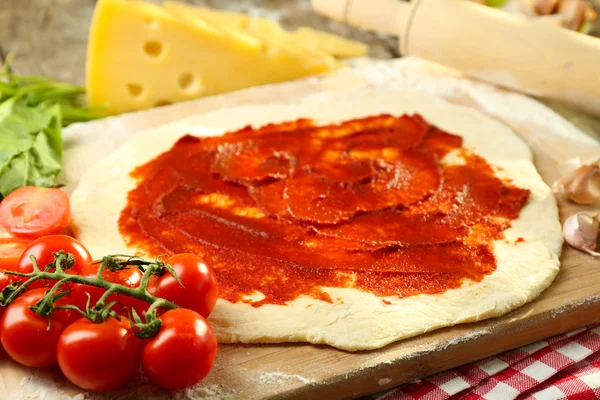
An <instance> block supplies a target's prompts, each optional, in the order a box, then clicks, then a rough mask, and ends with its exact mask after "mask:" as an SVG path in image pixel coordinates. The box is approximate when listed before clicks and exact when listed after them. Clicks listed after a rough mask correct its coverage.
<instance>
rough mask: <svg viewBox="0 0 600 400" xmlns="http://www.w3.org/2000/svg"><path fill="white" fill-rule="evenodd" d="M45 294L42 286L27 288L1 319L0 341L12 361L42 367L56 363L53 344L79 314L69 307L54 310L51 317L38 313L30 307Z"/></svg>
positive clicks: (7, 308) (58, 302)
mask: <svg viewBox="0 0 600 400" xmlns="http://www.w3.org/2000/svg"><path fill="white" fill-rule="evenodd" d="M45 293H46V289H45V288H39V289H34V290H30V291H27V292H25V293H23V294H22V295H21V296H19V297H18V298H17V299H16V300H14V301H13V302H12V303H11V304H10V305H9V306H8V307H6V310H5V312H4V315H3V316H2V319H1V320H0V341H1V342H2V346H3V347H4V350H6V352H7V353H8V355H9V356H10V357H11V358H12V359H13V360H15V361H17V362H19V363H21V364H23V365H25V366H28V367H36V368H43V367H49V366H51V365H54V364H56V343H57V342H58V338H59V336H60V334H61V332H62V331H63V330H64V329H65V328H66V327H67V326H69V324H71V323H72V322H73V321H74V320H75V319H77V318H79V314H78V313H77V312H75V311H71V310H54V311H53V312H52V314H50V319H49V320H48V318H47V317H44V316H40V315H37V314H36V313H35V312H33V311H32V310H30V309H29V307H30V306H33V305H35V304H36V303H37V302H38V301H39V300H40V299H41V298H42V297H44V294H45ZM68 302H69V300H68V296H67V297H63V298H61V299H59V300H57V301H56V302H55V306H60V305H63V304H67V303H68Z"/></svg>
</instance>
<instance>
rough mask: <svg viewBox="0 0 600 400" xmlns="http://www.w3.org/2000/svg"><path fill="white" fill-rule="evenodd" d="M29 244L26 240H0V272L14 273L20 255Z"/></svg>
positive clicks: (29, 241)
mask: <svg viewBox="0 0 600 400" xmlns="http://www.w3.org/2000/svg"><path fill="white" fill-rule="evenodd" d="M30 243H31V240H28V239H19V238H0V272H2V271H4V270H10V271H15V270H16V269H17V263H18V261H19V258H20V257H21V254H23V252H24V251H25V249H26V248H27V246H29V244H30Z"/></svg>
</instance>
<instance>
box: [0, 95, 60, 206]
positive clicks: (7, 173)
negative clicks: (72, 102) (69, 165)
mask: <svg viewBox="0 0 600 400" xmlns="http://www.w3.org/2000/svg"><path fill="white" fill-rule="evenodd" d="M33 110H36V111H33ZM11 115H12V118H21V117H23V116H24V115H28V116H31V117H34V118H35V119H34V120H32V121H37V123H38V124H41V123H42V122H43V121H45V122H47V124H46V126H44V127H43V128H42V129H41V130H38V131H37V132H35V131H34V132H26V133H24V132H23V130H22V127H21V130H20V131H21V133H20V136H18V135H15V134H14V133H13V135H11V136H8V138H10V137H12V138H13V139H14V141H15V142H16V143H18V144H19V146H20V147H19V149H18V150H19V151H17V152H15V153H13V154H14V155H13V157H12V158H11V159H10V160H9V161H8V163H7V164H6V165H5V166H4V167H3V168H1V169H0V194H2V195H3V196H6V195H7V194H8V193H10V192H12V191H13V190H15V189H17V188H19V187H21V186H41V187H49V186H54V185H55V179H56V176H57V175H58V173H59V172H60V170H61V165H62V138H61V131H60V128H61V113H60V107H59V106H58V105H53V106H51V107H46V106H44V107H40V108H24V107H18V106H17V107H15V110H14V112H13V113H12V114H11ZM28 126H31V127H33V126H36V125H35V123H34V122H32V123H31V124H29V125H28ZM36 127H37V126H36ZM0 128H2V126H1V125H0ZM5 136H7V135H3V132H2V130H1V129H0V137H3V139H4V140H0V148H1V147H2V143H1V142H3V141H4V142H10V140H7V139H6V137H5ZM25 142H27V146H24V143H25ZM15 148H16V146H15V147H14V148H13V149H15Z"/></svg>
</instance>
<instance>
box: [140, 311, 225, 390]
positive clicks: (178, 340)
mask: <svg viewBox="0 0 600 400" xmlns="http://www.w3.org/2000/svg"><path fill="white" fill-rule="evenodd" d="M160 319H161V320H162V326H161V328H160V331H159V332H158V335H156V336H155V337H154V338H152V339H150V340H149V341H148V343H147V344H146V345H145V346H144V350H143V352H142V368H143V369H144V372H145V373H146V375H147V376H148V378H150V380H151V381H152V382H154V383H155V384H157V385H158V386H161V387H163V388H165V389H169V390H180V389H185V388H186V387H190V386H192V385H195V384H196V383H198V382H200V381H201V380H202V379H203V378H204V377H205V376H206V375H207V374H208V372H209V371H210V369H211V368H212V366H213V363H214V361H215V357H216V356H217V338H216V336H215V334H214V332H213V330H212V328H211V327H210V325H208V323H207V322H206V320H205V319H204V317H202V316H201V315H200V314H198V313H197V312H195V311H192V310H188V309H185V308H176V309H174V310H169V311H167V312H166V313H164V314H163V315H162V316H161V317H160Z"/></svg>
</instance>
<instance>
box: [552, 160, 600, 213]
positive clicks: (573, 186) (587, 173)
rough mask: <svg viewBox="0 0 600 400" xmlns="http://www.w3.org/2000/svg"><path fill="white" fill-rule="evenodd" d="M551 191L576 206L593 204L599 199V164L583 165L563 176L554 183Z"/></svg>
mask: <svg viewBox="0 0 600 400" xmlns="http://www.w3.org/2000/svg"><path fill="white" fill-rule="evenodd" d="M552 191H553V192H554V193H557V194H564V195H565V196H566V197H567V198H568V199H569V200H571V201H573V202H575V203H577V204H586V205H590V204H594V203H595V202H596V201H597V200H598V198H600V162H598V161H596V162H593V163H589V164H584V165H582V166H580V167H579V168H577V169H576V170H574V171H573V172H571V173H569V174H567V175H565V176H563V177H562V178H560V179H559V180H557V181H556V182H554V185H552Z"/></svg>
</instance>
